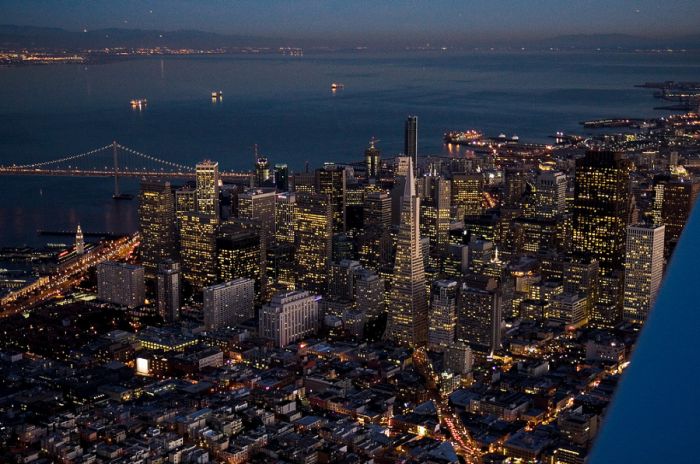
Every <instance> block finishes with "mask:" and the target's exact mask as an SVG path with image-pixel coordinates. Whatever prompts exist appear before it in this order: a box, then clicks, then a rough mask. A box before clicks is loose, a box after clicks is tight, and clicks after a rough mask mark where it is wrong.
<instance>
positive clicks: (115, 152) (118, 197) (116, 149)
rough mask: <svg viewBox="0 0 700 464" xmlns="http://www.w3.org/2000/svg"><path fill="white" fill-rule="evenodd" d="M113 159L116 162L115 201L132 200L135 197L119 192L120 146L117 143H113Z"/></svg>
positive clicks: (113, 196)
mask: <svg viewBox="0 0 700 464" xmlns="http://www.w3.org/2000/svg"><path fill="white" fill-rule="evenodd" d="M112 159H113V161H114V194H113V195H112V198H114V199H115V200H131V199H132V198H134V196H133V195H130V194H128V193H121V190H119V144H118V143H117V141H116V140H115V141H113V142H112Z"/></svg>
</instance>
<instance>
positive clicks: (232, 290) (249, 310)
mask: <svg viewBox="0 0 700 464" xmlns="http://www.w3.org/2000/svg"><path fill="white" fill-rule="evenodd" d="M254 286H255V282H254V281H253V279H247V278H244V277H241V278H238V279H235V280H231V281H229V282H224V283H222V284H217V285H212V286H210V287H205V288H204V290H203V298H204V306H203V308H204V310H203V312H204V326H205V327H206V328H207V330H216V329H220V328H222V327H227V326H230V325H234V324H238V323H240V322H243V321H245V320H248V319H251V318H253V317H255V309H254V306H253V300H254V293H255V292H254Z"/></svg>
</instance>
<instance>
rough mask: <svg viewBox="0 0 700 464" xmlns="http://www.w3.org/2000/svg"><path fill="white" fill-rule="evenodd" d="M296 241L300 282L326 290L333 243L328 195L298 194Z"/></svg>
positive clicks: (320, 291) (331, 217) (298, 283)
mask: <svg viewBox="0 0 700 464" xmlns="http://www.w3.org/2000/svg"><path fill="white" fill-rule="evenodd" d="M294 241H295V248H296V251H295V256H296V268H297V272H296V274H297V279H296V282H297V285H298V286H299V287H301V288H303V289H308V290H309V291H313V292H316V293H323V292H325V291H326V287H327V285H328V266H329V264H330V260H331V254H332V247H333V216H332V210H331V205H330V202H329V198H328V196H327V195H320V194H305V193H303V194H302V193H300V194H297V204H296V208H295V211H294Z"/></svg>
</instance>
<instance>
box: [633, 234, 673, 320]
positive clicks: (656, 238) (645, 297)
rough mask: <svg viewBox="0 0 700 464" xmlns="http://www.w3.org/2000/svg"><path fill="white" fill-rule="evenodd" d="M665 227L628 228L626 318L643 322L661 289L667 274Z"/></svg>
mask: <svg viewBox="0 0 700 464" xmlns="http://www.w3.org/2000/svg"><path fill="white" fill-rule="evenodd" d="M664 231H665V227H664V226H648V225H644V224H636V225H631V226H629V227H628V228H627V256H626V258H625V293H624V300H623V318H624V319H625V320H628V321H634V322H644V321H645V320H646V319H647V316H648V315H649V311H651V309H652V307H653V305H654V301H655V300H656V295H657V294H658V292H659V287H661V279H662V277H663V271H664Z"/></svg>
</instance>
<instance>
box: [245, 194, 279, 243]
mask: <svg viewBox="0 0 700 464" xmlns="http://www.w3.org/2000/svg"><path fill="white" fill-rule="evenodd" d="M276 199H277V194H276V193H275V191H274V189H251V190H249V191H247V192H245V193H241V194H240V195H238V217H239V218H241V219H253V220H256V221H258V222H259V223H260V227H261V232H262V236H263V238H264V240H265V243H270V242H271V241H272V240H274V238H275V200H276Z"/></svg>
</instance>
